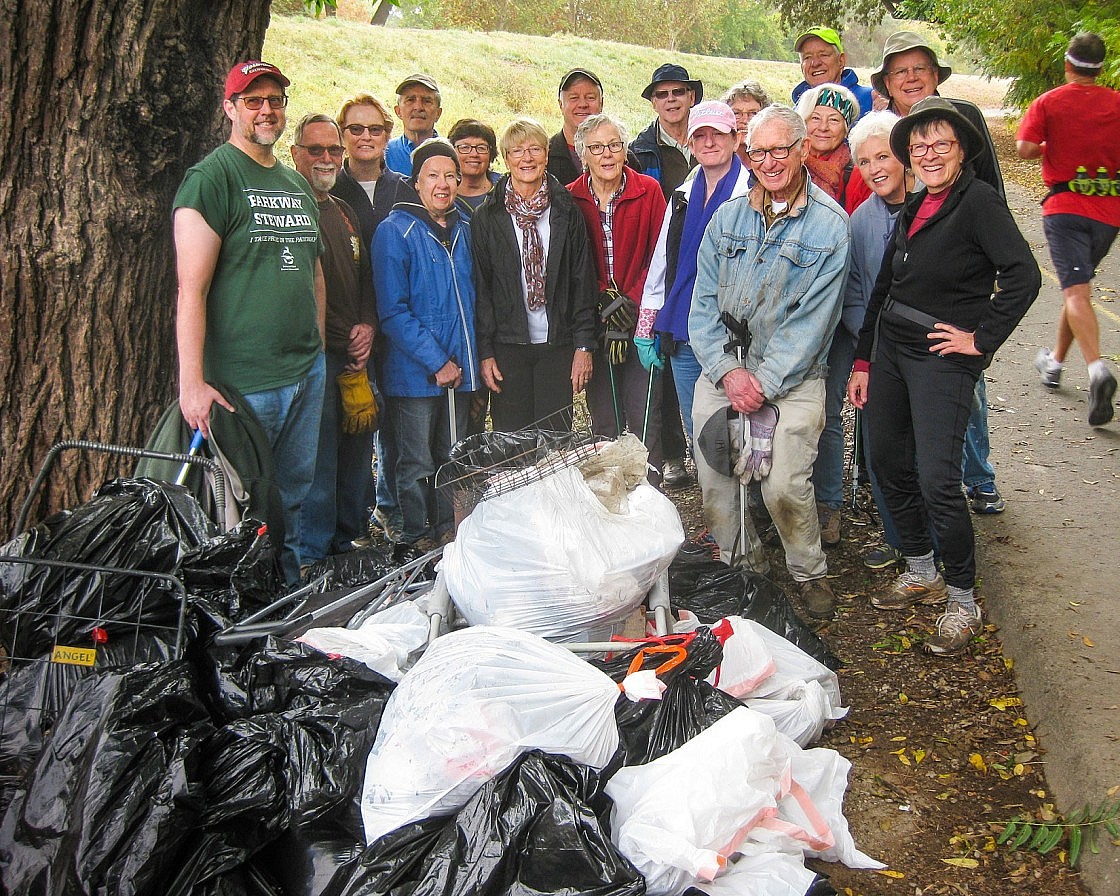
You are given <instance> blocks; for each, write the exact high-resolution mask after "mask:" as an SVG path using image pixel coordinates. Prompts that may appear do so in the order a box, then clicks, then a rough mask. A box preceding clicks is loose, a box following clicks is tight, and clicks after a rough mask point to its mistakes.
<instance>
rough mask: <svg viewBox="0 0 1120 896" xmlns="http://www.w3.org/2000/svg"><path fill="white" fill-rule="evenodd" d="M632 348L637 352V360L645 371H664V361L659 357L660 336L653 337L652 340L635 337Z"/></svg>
mask: <svg viewBox="0 0 1120 896" xmlns="http://www.w3.org/2000/svg"><path fill="white" fill-rule="evenodd" d="M634 348H636V349H637V350H638V360H639V361H641V362H642V366H643V367H644V368H645V369H646V370H651V369H653V368H654V367H656V368H657V369H658V370H664V369H665V359H664V358H662V357H661V337H660V336H655V337H653V338H652V339H649V338H647V337H645V336H635V337H634Z"/></svg>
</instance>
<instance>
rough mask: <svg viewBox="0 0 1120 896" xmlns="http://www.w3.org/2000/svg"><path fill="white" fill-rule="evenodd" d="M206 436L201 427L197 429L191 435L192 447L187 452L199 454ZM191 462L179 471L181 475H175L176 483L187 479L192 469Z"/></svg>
mask: <svg viewBox="0 0 1120 896" xmlns="http://www.w3.org/2000/svg"><path fill="white" fill-rule="evenodd" d="M204 440H205V436H203V434H202V430H201V429H196V430H195V431H194V435H193V436H192V437H191V447H190V450H189V451H187V454H198V449H199V448H201V447H202V443H203V441H204ZM190 468H191V465H190V464H183V469H181V470H180V471H179V475H178V476H176V477H175V484H176V485H182V484H183V483H184V482H186V481H187V471H188V470H190Z"/></svg>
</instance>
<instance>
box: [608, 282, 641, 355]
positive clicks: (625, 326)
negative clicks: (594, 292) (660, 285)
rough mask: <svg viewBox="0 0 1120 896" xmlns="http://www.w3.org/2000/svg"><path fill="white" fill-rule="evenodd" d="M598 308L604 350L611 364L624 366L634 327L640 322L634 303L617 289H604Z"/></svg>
mask: <svg viewBox="0 0 1120 896" xmlns="http://www.w3.org/2000/svg"><path fill="white" fill-rule="evenodd" d="M598 307H599V320H600V321H601V322H602V324H603V350H604V351H605V352H606V353H607V359H608V360H609V361H610V363H611V364H613V365H616V366H617V365H619V364H623V363H625V361H626V353H627V351H628V350H629V348H630V337H631V335H632V334H633V333H634V325H635V324H636V323H637V322H638V315H637V312H636V311H635V310H634V303H633V302H632V301H630V299H629V298H628V297H627V296H625V295H624V294H623V293H620V292H619V291H618V290H617V289H604V290H603V291H602V292H600V293H599V305H598Z"/></svg>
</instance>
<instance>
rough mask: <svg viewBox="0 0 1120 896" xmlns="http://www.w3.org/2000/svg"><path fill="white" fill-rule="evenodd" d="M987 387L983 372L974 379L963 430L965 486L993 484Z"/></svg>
mask: <svg viewBox="0 0 1120 896" xmlns="http://www.w3.org/2000/svg"><path fill="white" fill-rule="evenodd" d="M990 451H991V446H990V445H989V444H988V387H987V385H986V381H985V379H984V374H983V373H981V374H980V379H978V380H977V381H976V389H975V390H973V393H972V412H971V413H970V414H969V416H968V429H966V430H965V432H964V453H963V455H962V457H961V481H962V482H963V483H964V484H965V487H966V488H970V489H971V488H976V487H977V486H979V485H995V482H996V471H995V469H994V468H993V467H992V465H991V463H990V462H989V461H988V454H989V452H990Z"/></svg>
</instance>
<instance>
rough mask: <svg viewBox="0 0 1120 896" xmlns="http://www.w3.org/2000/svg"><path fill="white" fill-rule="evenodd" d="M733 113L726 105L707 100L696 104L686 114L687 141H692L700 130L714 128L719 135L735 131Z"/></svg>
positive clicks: (717, 101)
mask: <svg viewBox="0 0 1120 896" xmlns="http://www.w3.org/2000/svg"><path fill="white" fill-rule="evenodd" d="M735 127H736V125H735V113H734V112H732V111H731V107H730V106H729V105H727V103H721V102H719V100H708V101H707V102H703V103H697V104H696V105H695V106H693V107H692V109H691V110H689V113H688V139H692V135H693V134H695V133H696V132H697V131H698V130H700V128H715V129H716V130H717V131H719V132H720V133H721V134H731V133H734V131H735Z"/></svg>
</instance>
